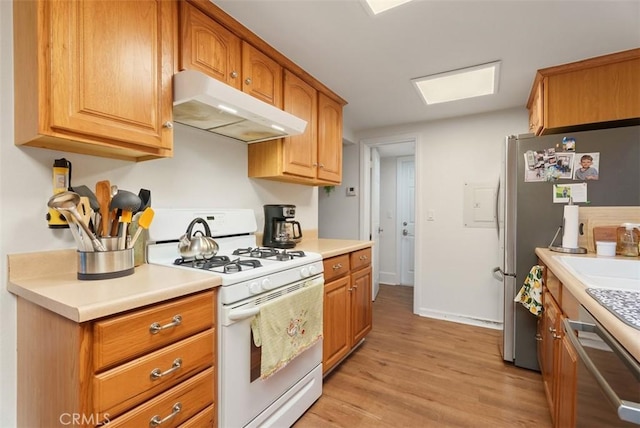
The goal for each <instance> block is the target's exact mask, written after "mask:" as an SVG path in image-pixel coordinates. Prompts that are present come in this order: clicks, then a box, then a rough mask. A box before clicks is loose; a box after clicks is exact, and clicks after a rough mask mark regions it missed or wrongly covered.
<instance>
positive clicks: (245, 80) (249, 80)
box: [244, 77, 251, 85]
mask: <svg viewBox="0 0 640 428" xmlns="http://www.w3.org/2000/svg"><path fill="white" fill-rule="evenodd" d="M244 83H246V84H247V85H250V84H251V78H250V77H247V78H246V79H244Z"/></svg>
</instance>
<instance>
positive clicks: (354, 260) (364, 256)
mask: <svg viewBox="0 0 640 428" xmlns="http://www.w3.org/2000/svg"><path fill="white" fill-rule="evenodd" d="M370 264H371V247H369V248H365V249H363V250H358V251H354V252H353V253H351V270H356V269H360V268H361V267H364V266H369V265H370Z"/></svg>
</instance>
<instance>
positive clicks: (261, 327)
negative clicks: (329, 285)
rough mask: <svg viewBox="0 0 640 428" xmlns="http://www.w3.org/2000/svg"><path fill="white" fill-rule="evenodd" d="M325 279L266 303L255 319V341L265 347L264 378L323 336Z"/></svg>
mask: <svg viewBox="0 0 640 428" xmlns="http://www.w3.org/2000/svg"><path fill="white" fill-rule="evenodd" d="M323 296H324V286H323V284H322V283H318V284H315V285H311V286H309V287H304V288H301V289H299V290H296V291H294V292H292V293H289V294H286V295H284V296H282V297H280V298H279V299H276V300H273V301H271V302H269V303H266V304H265V305H264V306H262V307H261V308H260V313H259V314H258V315H256V316H255V317H254V318H253V319H252V320H251V331H252V332H253V342H254V344H255V345H256V346H257V347H261V366H260V378H262V379H266V378H268V377H269V376H271V375H273V374H274V373H276V372H277V371H278V370H280V369H281V368H283V367H284V366H286V365H287V363H289V361H291V360H293V359H294V358H295V357H296V356H297V355H298V354H300V353H301V352H303V351H304V350H306V349H307V348H309V347H310V346H312V345H313V344H315V343H316V342H317V341H318V340H320V339H322V311H323V305H322V299H323Z"/></svg>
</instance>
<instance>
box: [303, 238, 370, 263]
mask: <svg viewBox="0 0 640 428" xmlns="http://www.w3.org/2000/svg"><path fill="white" fill-rule="evenodd" d="M372 245H373V241H358V240H349V239H310V240H303V241H302V242H300V243H299V244H298V245H296V247H295V249H296V250H302V251H309V252H312V253H320V254H322V258H325V259H326V258H329V257H334V256H340V255H342V254H346V253H350V252H352V251H358V250H362V249H364V248H368V247H371V246H372Z"/></svg>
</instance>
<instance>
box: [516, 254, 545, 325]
mask: <svg viewBox="0 0 640 428" xmlns="http://www.w3.org/2000/svg"><path fill="white" fill-rule="evenodd" d="M542 282H543V281H542V267H541V266H538V265H535V266H534V267H532V268H531V270H530V271H529V274H527V278H526V279H525V280H524V285H523V286H522V288H521V289H520V291H519V292H518V295H517V296H516V298H515V299H514V302H519V303H522V305H523V306H524V307H525V308H527V309H529V312H531V313H532V314H534V315H536V316H540V315H541V314H542Z"/></svg>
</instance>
